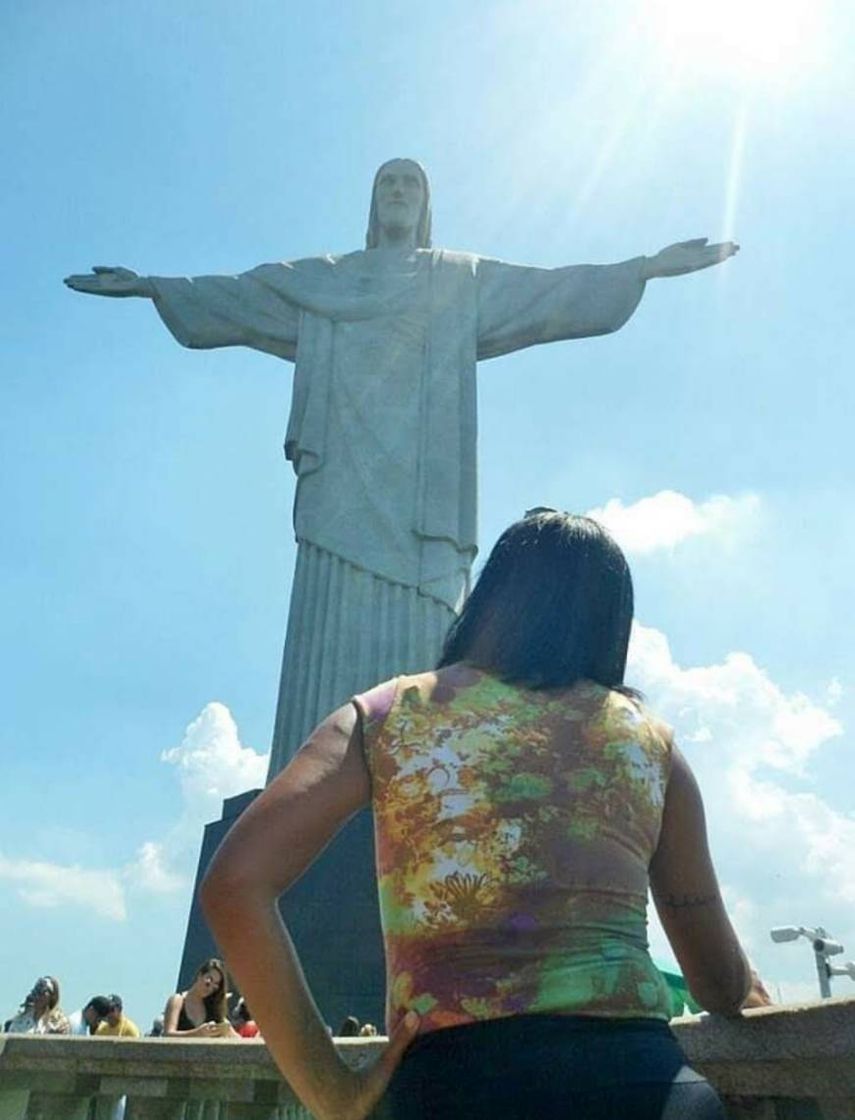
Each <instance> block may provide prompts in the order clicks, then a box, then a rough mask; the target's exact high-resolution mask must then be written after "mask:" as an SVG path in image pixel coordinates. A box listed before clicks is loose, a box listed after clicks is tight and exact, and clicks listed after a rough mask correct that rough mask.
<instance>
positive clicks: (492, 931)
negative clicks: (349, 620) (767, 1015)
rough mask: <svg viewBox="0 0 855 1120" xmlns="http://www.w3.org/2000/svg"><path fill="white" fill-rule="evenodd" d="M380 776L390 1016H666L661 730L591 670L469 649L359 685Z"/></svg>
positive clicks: (377, 812) (375, 784) (369, 753)
mask: <svg viewBox="0 0 855 1120" xmlns="http://www.w3.org/2000/svg"><path fill="white" fill-rule="evenodd" d="M355 703H356V705H357V708H358V709H359V711H360V714H361V719H362V730H363V739H364V746H365V757H366V763H367V765H368V769H369V771H370V774H371V781H372V806H373V810H374V821H375V835H376V848H377V878H378V888H379V895H380V914H381V921H382V925H383V935H384V941H385V947H386V969H387V1007H386V1017H387V1027H388V1028H389V1030H392V1029H394V1027H395V1025H396V1024H397V1022H398V1021H399V1019H400V1018H401V1017H402V1016H403V1015H405V1014H406V1012H407V1011H408V1010H410V1009H411V1008H413V1009H415V1010H416V1011H417V1012H418V1013H419V1015H420V1016H421V1022H422V1026H421V1029H422V1031H429V1030H435V1029H437V1028H441V1027H450V1026H457V1025H460V1024H464V1023H473V1022H476V1021H479V1020H484V1019H494V1018H499V1017H502V1016H507V1015H520V1014H527V1013H529V1014H530V1013H552V1014H556V1013H557V1014H573V1015H593V1016H599V1017H609V1018H655V1019H666V1020H667V1019H668V1018H669V1016H670V1007H671V1003H670V998H669V995H668V989H667V986H666V985H665V982H664V981H663V980H662V978H661V976H660V975H659V973H658V971H657V970H656V968H655V967H654V965H653V963H652V961H651V959H650V956H649V954H648V952H647V912H646V908H647V886H648V876H647V869H648V865H649V863H650V859H651V857H652V855H653V853H654V851H655V849H656V844H657V841H658V837H659V829H660V825H661V820H662V809H663V803H664V798H665V787H666V785H667V781H668V774H669V769H670V759H671V753H670V740H669V738H668V737H667V735H666V734H665V733H664V732H663V731H662V729H661V725H659V724H658V723H656V722H655V721H654V720H653V719H652V718H651V717H650V716H649V715H647V714H646V713H645V711H644V709H643V708H642V707H641V706H640V705H639V704H637V703H636V702H634V701H633V700H631V699H629V698H627V697H626V696H624V695H623V694H621V693H618V692H614V691H611V690H609V689H606V688H603V687H601V686H600V685H595V684H593V683H591V682H580V683H577V684H576V685H574V686H573V687H572V688H569V689H561V690H555V689H551V690H530V689H526V688H522V687H519V686H516V685H508V684H504V683H502V682H501V681H499V680H497V679H496V678H495V677H492V676H490V675H489V674H487V673H484V672H482V671H480V670H476V669H472V668H470V667H468V666H465V665H459V666H452V667H449V668H448V669H443V670H441V671H438V672H431V673H425V674H422V675H420V676H411V677H399V678H396V679H395V680H392V681H387V682H386V683H385V684H381V685H378V686H377V687H376V688H374V689H372V690H371V691H370V692H367V693H365V694H363V695H362V696H358V697H356V698H355Z"/></svg>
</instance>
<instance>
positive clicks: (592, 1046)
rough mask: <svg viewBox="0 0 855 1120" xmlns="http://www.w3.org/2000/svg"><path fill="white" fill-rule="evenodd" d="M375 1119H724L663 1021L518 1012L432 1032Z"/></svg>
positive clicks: (416, 1047) (407, 1061) (412, 1051)
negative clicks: (523, 1013)
mask: <svg viewBox="0 0 855 1120" xmlns="http://www.w3.org/2000/svg"><path fill="white" fill-rule="evenodd" d="M374 1117H375V1120H446V1118H447V1120H453V1118H455V1117H460V1118H461V1120H464V1118H465V1120H482V1118H483V1120H488V1118H489V1120H576V1118H578V1120H724V1117H725V1113H724V1109H723V1107H722V1105H721V1102H720V1101H719V1098H718V1096H717V1094H716V1093H715V1091H714V1090H713V1089H712V1087H711V1086H710V1085H709V1084H708V1083H707V1082H706V1081H705V1080H704V1078H702V1077H701V1076H700V1074H697V1073H695V1072H694V1071H693V1070H691V1069H690V1068H689V1067H688V1066H687V1065H686V1059H685V1056H684V1055H683V1052H682V1050H681V1049H680V1047H679V1046H678V1045H677V1040H676V1039H675V1038H674V1035H673V1034H672V1033H671V1031H670V1029H669V1028H668V1026H667V1024H666V1023H662V1022H658V1021H656V1020H653V1019H634V1020H629V1021H626V1020H625V1021H620V1020H597V1019H591V1018H588V1019H585V1018H582V1017H571V1016H564V1015H520V1016H514V1017H511V1018H506V1019H493V1020H490V1021H488V1022H485V1023H475V1024H473V1025H471V1026H465V1027H451V1028H448V1029H445V1030H438V1031H431V1032H430V1033H429V1034H426V1035H423V1036H422V1037H420V1038H417V1039H416V1041H415V1042H414V1043H413V1044H412V1045H411V1046H410V1048H409V1049H408V1051H407V1053H406V1054H405V1055H404V1060H403V1061H402V1063H401V1065H400V1067H399V1068H398V1070H397V1072H396V1073H395V1076H394V1077H393V1079H392V1082H391V1084H390V1085H389V1088H388V1090H387V1092H386V1095H385V1096H384V1098H383V1100H382V1101H381V1102H380V1105H379V1106H378V1108H377V1110H376V1111H375V1113H374Z"/></svg>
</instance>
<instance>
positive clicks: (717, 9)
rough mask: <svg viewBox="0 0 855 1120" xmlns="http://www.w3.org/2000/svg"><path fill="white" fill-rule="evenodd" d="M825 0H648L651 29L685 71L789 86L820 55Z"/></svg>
mask: <svg viewBox="0 0 855 1120" xmlns="http://www.w3.org/2000/svg"><path fill="white" fill-rule="evenodd" d="M824 6H825V5H824V3H823V0H648V4H647V5H646V7H645V12H646V14H647V15H648V17H649V20H650V23H649V25H648V26H649V30H650V31H651V32H652V33H653V35H654V37H655V39H656V42H657V45H658V47H659V49H660V50H661V51H662V52H663V54H664V56H665V58H666V60H667V64H668V66H669V67H671V68H673V69H674V70H676V71H679V72H682V73H683V74H686V73H688V74H696V75H698V76H704V77H709V76H711V75H719V76H721V77H725V78H728V79H730V80H734V79H735V80H738V81H740V82H746V83H748V82H757V83H763V84H790V83H791V82H793V81H794V80H797V79H798V78H799V77H800V76H804V75H805V73H806V72H808V71H810V70H811V69H812V68H814V67H815V66H816V65H817V63H818V60H819V55H820V53H821V50H820V48H821V39H822V31H823V23H824V19H823V17H824Z"/></svg>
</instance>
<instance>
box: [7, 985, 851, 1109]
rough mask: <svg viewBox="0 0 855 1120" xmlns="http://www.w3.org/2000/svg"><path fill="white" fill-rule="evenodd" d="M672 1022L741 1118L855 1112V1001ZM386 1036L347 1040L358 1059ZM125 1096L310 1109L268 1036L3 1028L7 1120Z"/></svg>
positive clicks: (145, 1105)
mask: <svg viewBox="0 0 855 1120" xmlns="http://www.w3.org/2000/svg"><path fill="white" fill-rule="evenodd" d="M672 1026H673V1028H674V1032H675V1034H676V1035H677V1037H678V1039H679V1040H680V1043H681V1045H682V1046H683V1048H684V1050H685V1051H686V1054H687V1056H688V1059H689V1061H690V1062H691V1064H692V1065H693V1066H695V1067H696V1068H697V1069H699V1070H700V1071H701V1072H703V1073H704V1074H705V1075H706V1076H707V1077H708V1078H709V1080H710V1081H711V1082H712V1083H713V1084H714V1085H715V1086H716V1088H717V1089H718V1090H719V1092H720V1093H721V1094H722V1096H723V1097H724V1099H725V1101H726V1103H727V1106H728V1111H729V1114H730V1116H731V1117H732V1118H733V1120H749V1118H751V1120H855V999H833V1000H824V1001H822V1002H820V1003H811V1004H802V1005H791V1006H779V1007H772V1008H761V1009H758V1010H755V1011H748V1012H745V1013H744V1014H743V1015H742V1016H741V1017H740V1018H738V1019H723V1018H719V1017H717V1016H704V1017H702V1018H699V1019H696V1018H691V1019H677V1020H674V1022H673V1023H672ZM383 1044H384V1040H382V1039H362V1038H359V1039H342V1040H340V1041H339V1042H338V1046H339V1050H340V1052H341V1054H342V1055H343V1057H344V1058H345V1060H346V1061H348V1062H349V1063H350V1064H352V1065H353V1066H355V1067H358V1066H360V1065H363V1064H364V1063H366V1062H370V1061H372V1060H373V1058H374V1056H375V1055H376V1053H377V1051H378V1050H379V1049H380V1048H381V1047H382V1046H383ZM120 1096H126V1097H127V1098H128V1109H127V1113H126V1120H166V1118H167V1117H168V1118H169V1120H238V1118H240V1120H276V1118H279V1120H283V1118H284V1117H288V1118H289V1120H298V1118H301V1117H308V1113H306V1112H305V1111H304V1110H303V1109H302V1108H301V1107H300V1106H299V1104H298V1103H297V1101H296V1100H295V1098H294V1095H293V1093H292V1092H291V1090H290V1088H289V1087H288V1085H287V1084H286V1083H285V1082H284V1081H283V1080H282V1079H281V1077H280V1076H279V1073H278V1071H277V1069H276V1067H275V1066H274V1064H273V1062H272V1060H271V1058H270V1055H269V1054H268V1052H267V1050H266V1048H265V1046H264V1045H263V1043H257V1042H252V1041H243V1042H237V1041H225V1040H224V1041H218V1040H211V1041H209V1040H204V1041H203V1040H200V1039H187V1040H186V1041H185V1040H182V1041H180V1042H179V1041H175V1040H172V1039H140V1040H130V1039H121V1038H99V1039H89V1038H63V1037H58V1036H54V1037H51V1036H47V1037H33V1036H27V1035H2V1036H0V1120H41V1118H42V1117H45V1118H49V1120H78V1118H85V1117H87V1116H88V1115H89V1112H90V1109H92V1108H95V1109H96V1110H100V1111H98V1112H97V1113H96V1114H98V1115H100V1114H101V1111H103V1107H102V1106H105V1105H106V1104H107V1102H108V1101H111V1100H112V1101H115V1099H116V1098H117V1097H120ZM92 1102H95V1104H94V1105H93V1104H92Z"/></svg>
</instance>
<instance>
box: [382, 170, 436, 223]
mask: <svg viewBox="0 0 855 1120" xmlns="http://www.w3.org/2000/svg"><path fill="white" fill-rule="evenodd" d="M375 199H376V203H377V220H378V221H379V223H380V225H381V226H383V227H385V228H386V229H395V230H411V229H415V228H416V226H417V225H418V221H419V217H420V216H421V212H422V209H423V207H424V205H425V190H424V187H423V186H422V177H421V175H420V174H419V169H418V168H417V167H416V165H415V164H414V163H412V162H411V161H410V160H408V159H393V160H390V161H389V163H387V164H386V166H385V167H384V168H383V170H382V172H381V173H380V178H379V179H378V180H377V187H376V193H375Z"/></svg>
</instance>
